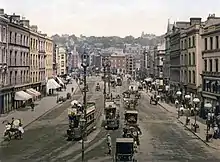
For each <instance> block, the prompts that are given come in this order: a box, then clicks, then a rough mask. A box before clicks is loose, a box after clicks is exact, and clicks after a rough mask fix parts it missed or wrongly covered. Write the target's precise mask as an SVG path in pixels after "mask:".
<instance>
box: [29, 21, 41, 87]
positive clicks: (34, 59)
mask: <svg viewBox="0 0 220 162" xmlns="http://www.w3.org/2000/svg"><path fill="white" fill-rule="evenodd" d="M37 30H38V28H37V26H36V25H32V26H31V27H30V82H31V83H32V86H33V88H35V89H37V90H38V91H39V90H40V88H41V82H40V79H39V45H38V43H39V33H38V32H37Z"/></svg>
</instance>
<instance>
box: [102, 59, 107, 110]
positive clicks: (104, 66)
mask: <svg viewBox="0 0 220 162" xmlns="http://www.w3.org/2000/svg"><path fill="white" fill-rule="evenodd" d="M102 66H103V71H104V78H103V79H104V80H103V81H104V90H103V95H104V109H105V101H106V63H105V61H104V62H103V64H102Z"/></svg>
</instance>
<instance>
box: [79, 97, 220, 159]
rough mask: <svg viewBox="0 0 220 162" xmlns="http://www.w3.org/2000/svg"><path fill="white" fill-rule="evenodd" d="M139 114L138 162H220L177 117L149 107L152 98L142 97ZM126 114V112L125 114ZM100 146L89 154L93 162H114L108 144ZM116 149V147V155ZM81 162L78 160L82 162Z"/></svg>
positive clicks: (87, 156) (118, 131)
mask: <svg viewBox="0 0 220 162" xmlns="http://www.w3.org/2000/svg"><path fill="white" fill-rule="evenodd" d="M138 110H139V125H140V127H141V129H142V133H143V135H142V136H141V139H140V140H141V145H140V147H139V148H138V153H137V154H136V157H137V160H138V162H188V161H192V162H203V161H204V162H205V161H212V162H216V161H219V160H220V158H219V155H218V154H219V153H218V152H216V150H212V149H211V148H209V147H207V146H206V145H205V144H204V143H203V142H201V141H200V140H199V139H198V138H196V137H195V136H194V135H193V134H192V133H191V132H189V131H187V130H185V129H184V127H183V126H182V125H181V124H180V123H179V122H178V120H177V119H176V118H175V116H173V115H171V114H170V113H169V112H167V111H166V110H164V109H163V108H161V107H159V106H154V105H150V104H149V98H148V97H147V96H144V95H143V96H142V98H141V100H140V104H139V106H138ZM122 111H123V110H122ZM110 134H111V136H112V139H113V142H114V141H115V139H116V138H117V137H121V130H116V131H112V132H110ZM100 139H101V140H100V141H99V143H98V144H96V145H94V146H91V149H90V150H87V154H86V159H87V160H88V161H89V162H93V161H100V162H111V161H112V160H113V156H112V157H111V156H107V155H106V154H105V153H106V151H107V150H106V149H107V147H106V141H105V140H104V135H103V137H100ZM114 151H115V145H114V143H113V154H114ZM79 160H80V159H78V161H79Z"/></svg>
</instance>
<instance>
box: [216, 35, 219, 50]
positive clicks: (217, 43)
mask: <svg viewBox="0 0 220 162" xmlns="http://www.w3.org/2000/svg"><path fill="white" fill-rule="evenodd" d="M215 46H216V49H218V48H219V40H218V36H216V37H215Z"/></svg>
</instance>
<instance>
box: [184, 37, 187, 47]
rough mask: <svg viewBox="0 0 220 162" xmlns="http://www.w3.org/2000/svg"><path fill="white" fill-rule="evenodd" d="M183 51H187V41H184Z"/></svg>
mask: <svg viewBox="0 0 220 162" xmlns="http://www.w3.org/2000/svg"><path fill="white" fill-rule="evenodd" d="M184 49H187V40H186V39H185V40H184Z"/></svg>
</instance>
